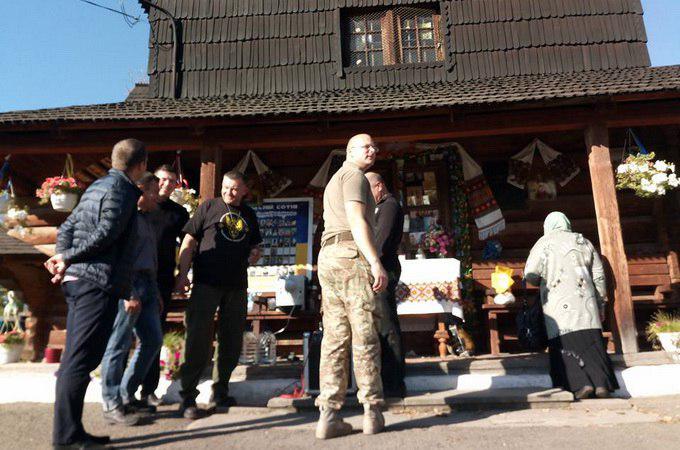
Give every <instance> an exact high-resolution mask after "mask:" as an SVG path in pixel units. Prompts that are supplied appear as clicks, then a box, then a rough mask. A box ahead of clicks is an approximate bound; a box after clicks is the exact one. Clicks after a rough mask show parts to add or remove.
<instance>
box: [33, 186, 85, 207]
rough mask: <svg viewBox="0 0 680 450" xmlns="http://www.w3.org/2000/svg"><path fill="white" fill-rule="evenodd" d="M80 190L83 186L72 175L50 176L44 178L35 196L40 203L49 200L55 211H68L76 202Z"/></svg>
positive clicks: (43, 203) (45, 202)
mask: <svg viewBox="0 0 680 450" xmlns="http://www.w3.org/2000/svg"><path fill="white" fill-rule="evenodd" d="M82 192H83V187H82V186H81V184H80V183H78V182H77V181H76V180H75V179H74V178H73V177H51V178H47V179H45V181H44V182H43V184H42V186H40V189H38V190H36V191H35V196H36V197H38V198H39V199H40V202H39V203H40V204H41V205H45V204H47V203H48V202H50V203H51V204H52V207H53V208H54V209H55V210H56V211H64V212H69V211H72V210H73V208H75V207H76V205H77V204H78V196H79V195H80V194H81V193H82Z"/></svg>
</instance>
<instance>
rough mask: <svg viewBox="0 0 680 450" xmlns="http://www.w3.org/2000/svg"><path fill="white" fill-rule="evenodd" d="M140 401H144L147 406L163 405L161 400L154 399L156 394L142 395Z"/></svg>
mask: <svg viewBox="0 0 680 450" xmlns="http://www.w3.org/2000/svg"><path fill="white" fill-rule="evenodd" d="M142 401H143V402H144V401H146V402H147V403H148V404H149V405H153V406H161V405H162V404H163V400H162V399H160V398H158V397H156V394H149V395H143V396H142Z"/></svg>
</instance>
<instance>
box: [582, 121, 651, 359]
mask: <svg viewBox="0 0 680 450" xmlns="http://www.w3.org/2000/svg"><path fill="white" fill-rule="evenodd" d="M585 138H586V147H587V149H588V167H589V169H590V180H591V183H592V186H593V200H594V202H595V215H596V216H597V231H598V235H599V237H600V249H601V252H602V259H603V260H604V263H605V266H608V267H607V275H608V277H607V288H608V294H609V299H610V300H611V301H612V302H613V304H614V318H615V323H613V324H612V325H613V327H612V328H613V329H614V330H613V331H614V335H615V336H616V337H617V347H618V348H617V351H619V352H623V353H634V352H637V351H638V346H637V338H636V330H635V319H634V317H633V301H632V295H631V290H630V280H629V278H628V259H627V258H626V252H625V250H624V248H623V236H622V234H621V220H620V218H619V203H618V200H617V198H616V187H615V182H614V170H613V168H612V162H611V156H610V154H609V135H608V132H607V127H606V126H605V125H604V124H603V123H593V124H591V125H589V126H588V128H587V129H586V133H585ZM612 294H613V295H612Z"/></svg>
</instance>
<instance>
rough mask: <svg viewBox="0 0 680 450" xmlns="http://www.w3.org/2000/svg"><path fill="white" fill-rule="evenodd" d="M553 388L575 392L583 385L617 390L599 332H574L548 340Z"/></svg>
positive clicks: (596, 330) (617, 384) (609, 361)
mask: <svg viewBox="0 0 680 450" xmlns="http://www.w3.org/2000/svg"><path fill="white" fill-rule="evenodd" d="M548 349H549V351H550V378H552V382H553V386H555V387H561V388H564V389H565V390H567V391H571V392H576V391H578V390H579V389H581V388H582V387H584V386H592V387H595V388H598V387H604V388H607V389H608V390H609V391H610V392H613V391H615V390H616V389H618V388H619V383H618V382H617V381H616V376H615V375H614V370H613V369H612V362H611V360H610V359H609V355H607V351H606V349H605V346H604V340H603V338H602V330H599V329H591V330H581V331H574V332H571V333H567V334H564V335H562V336H559V337H556V338H553V339H550V340H548Z"/></svg>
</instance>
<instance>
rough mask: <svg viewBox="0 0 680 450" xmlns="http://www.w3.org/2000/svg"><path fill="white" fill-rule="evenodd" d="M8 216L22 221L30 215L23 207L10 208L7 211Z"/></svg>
mask: <svg viewBox="0 0 680 450" xmlns="http://www.w3.org/2000/svg"><path fill="white" fill-rule="evenodd" d="M7 217H8V218H9V219H13V220H16V221H18V222H21V221H24V220H26V218H27V217H28V213H27V212H26V211H25V210H23V209H19V208H10V209H9V210H8V211H7Z"/></svg>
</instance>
